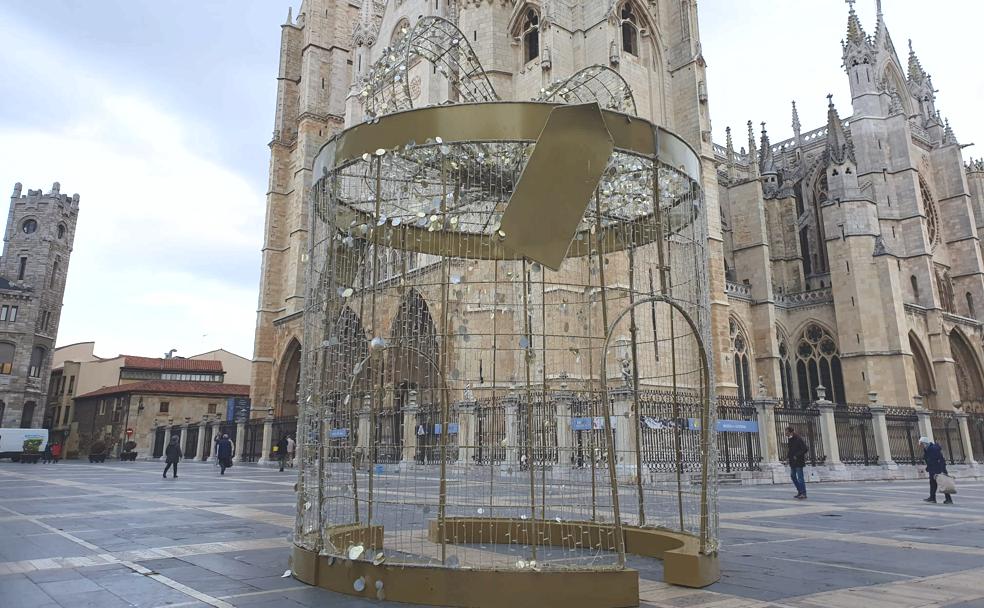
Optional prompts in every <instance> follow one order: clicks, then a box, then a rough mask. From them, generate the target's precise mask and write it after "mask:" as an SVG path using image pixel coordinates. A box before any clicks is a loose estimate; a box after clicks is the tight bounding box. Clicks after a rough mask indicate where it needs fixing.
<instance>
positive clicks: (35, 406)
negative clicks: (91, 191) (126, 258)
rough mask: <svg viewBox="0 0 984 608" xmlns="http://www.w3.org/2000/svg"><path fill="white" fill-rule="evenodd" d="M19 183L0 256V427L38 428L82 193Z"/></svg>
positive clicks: (46, 389) (44, 400)
mask: <svg viewBox="0 0 984 608" xmlns="http://www.w3.org/2000/svg"><path fill="white" fill-rule="evenodd" d="M60 188H61V187H60V185H59V184H58V182H55V184H54V185H53V186H52V188H51V191H50V192H48V193H47V194H45V193H44V192H42V191H41V190H28V191H27V194H26V195H25V194H22V193H21V192H22V191H21V185H20V184H16V185H15V186H14V194H13V196H12V197H11V199H10V211H9V213H8V215H7V230H6V232H5V233H4V239H3V241H4V249H3V258H2V259H0V426H2V427H22V428H38V427H40V426H41V424H42V419H43V417H44V404H45V403H46V402H47V392H48V375H49V370H50V368H51V353H52V350H53V349H54V345H55V338H56V336H57V335H58V323H59V321H60V319H61V308H62V299H63V297H64V295H65V279H66V276H67V274H68V264H69V259H70V258H71V255H72V243H73V241H74V240H75V225H76V222H77V220H78V214H79V195H78V194H75V195H73V196H68V195H66V194H62V193H61V189H60Z"/></svg>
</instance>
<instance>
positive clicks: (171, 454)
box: [164, 437, 181, 479]
mask: <svg viewBox="0 0 984 608" xmlns="http://www.w3.org/2000/svg"><path fill="white" fill-rule="evenodd" d="M164 456H165V458H166V462H167V464H166V465H165V466H164V479H167V471H168V469H170V468H171V467H174V472H173V473H171V479H174V478H175V477H177V476H178V461H179V460H181V448H180V447H178V438H177V437H171V443H170V444H168V446H167V449H166V450H164Z"/></svg>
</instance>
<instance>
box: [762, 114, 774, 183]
mask: <svg viewBox="0 0 984 608" xmlns="http://www.w3.org/2000/svg"><path fill="white" fill-rule="evenodd" d="M759 170H760V171H761V172H762V173H763V174H765V173H776V158H775V155H774V154H773V152H772V143H771V142H770V141H769V132H768V131H767V130H766V129H765V123H764V122H763V123H762V144H761V148H760V149H759Z"/></svg>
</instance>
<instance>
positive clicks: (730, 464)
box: [717, 397, 762, 473]
mask: <svg viewBox="0 0 984 608" xmlns="http://www.w3.org/2000/svg"><path fill="white" fill-rule="evenodd" d="M717 419H718V420H719V421H721V420H725V421H731V420H738V421H749V422H752V421H755V420H757V416H756V413H755V406H753V405H752V404H751V403H747V402H744V403H743V402H741V401H740V400H739V399H737V398H735V397H719V398H718V406H717ZM725 428H727V427H725ZM760 430H761V429H760ZM717 446H718V469H720V470H722V471H724V472H726V473H730V472H732V471H759V470H761V468H762V451H761V448H760V446H759V439H758V434H757V433H751V432H746V431H725V430H721V429H719V430H718V433H717Z"/></svg>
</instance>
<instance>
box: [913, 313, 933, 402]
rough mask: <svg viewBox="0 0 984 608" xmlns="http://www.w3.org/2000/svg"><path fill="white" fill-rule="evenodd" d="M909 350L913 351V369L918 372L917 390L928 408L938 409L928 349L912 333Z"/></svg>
mask: <svg viewBox="0 0 984 608" xmlns="http://www.w3.org/2000/svg"><path fill="white" fill-rule="evenodd" d="M909 350H911V351H912V360H913V367H914V368H915V371H916V390H917V391H918V392H919V395H920V396H921V397H922V398H923V403H924V404H925V406H926V407H928V408H929V409H936V408H935V403H936V382H935V381H934V379H933V371H932V367H931V366H930V364H929V357H928V356H926V349H924V348H923V346H922V343H921V342H920V341H919V338H918V337H917V336H916V334H914V333H913V332H911V331H910V332H909Z"/></svg>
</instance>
